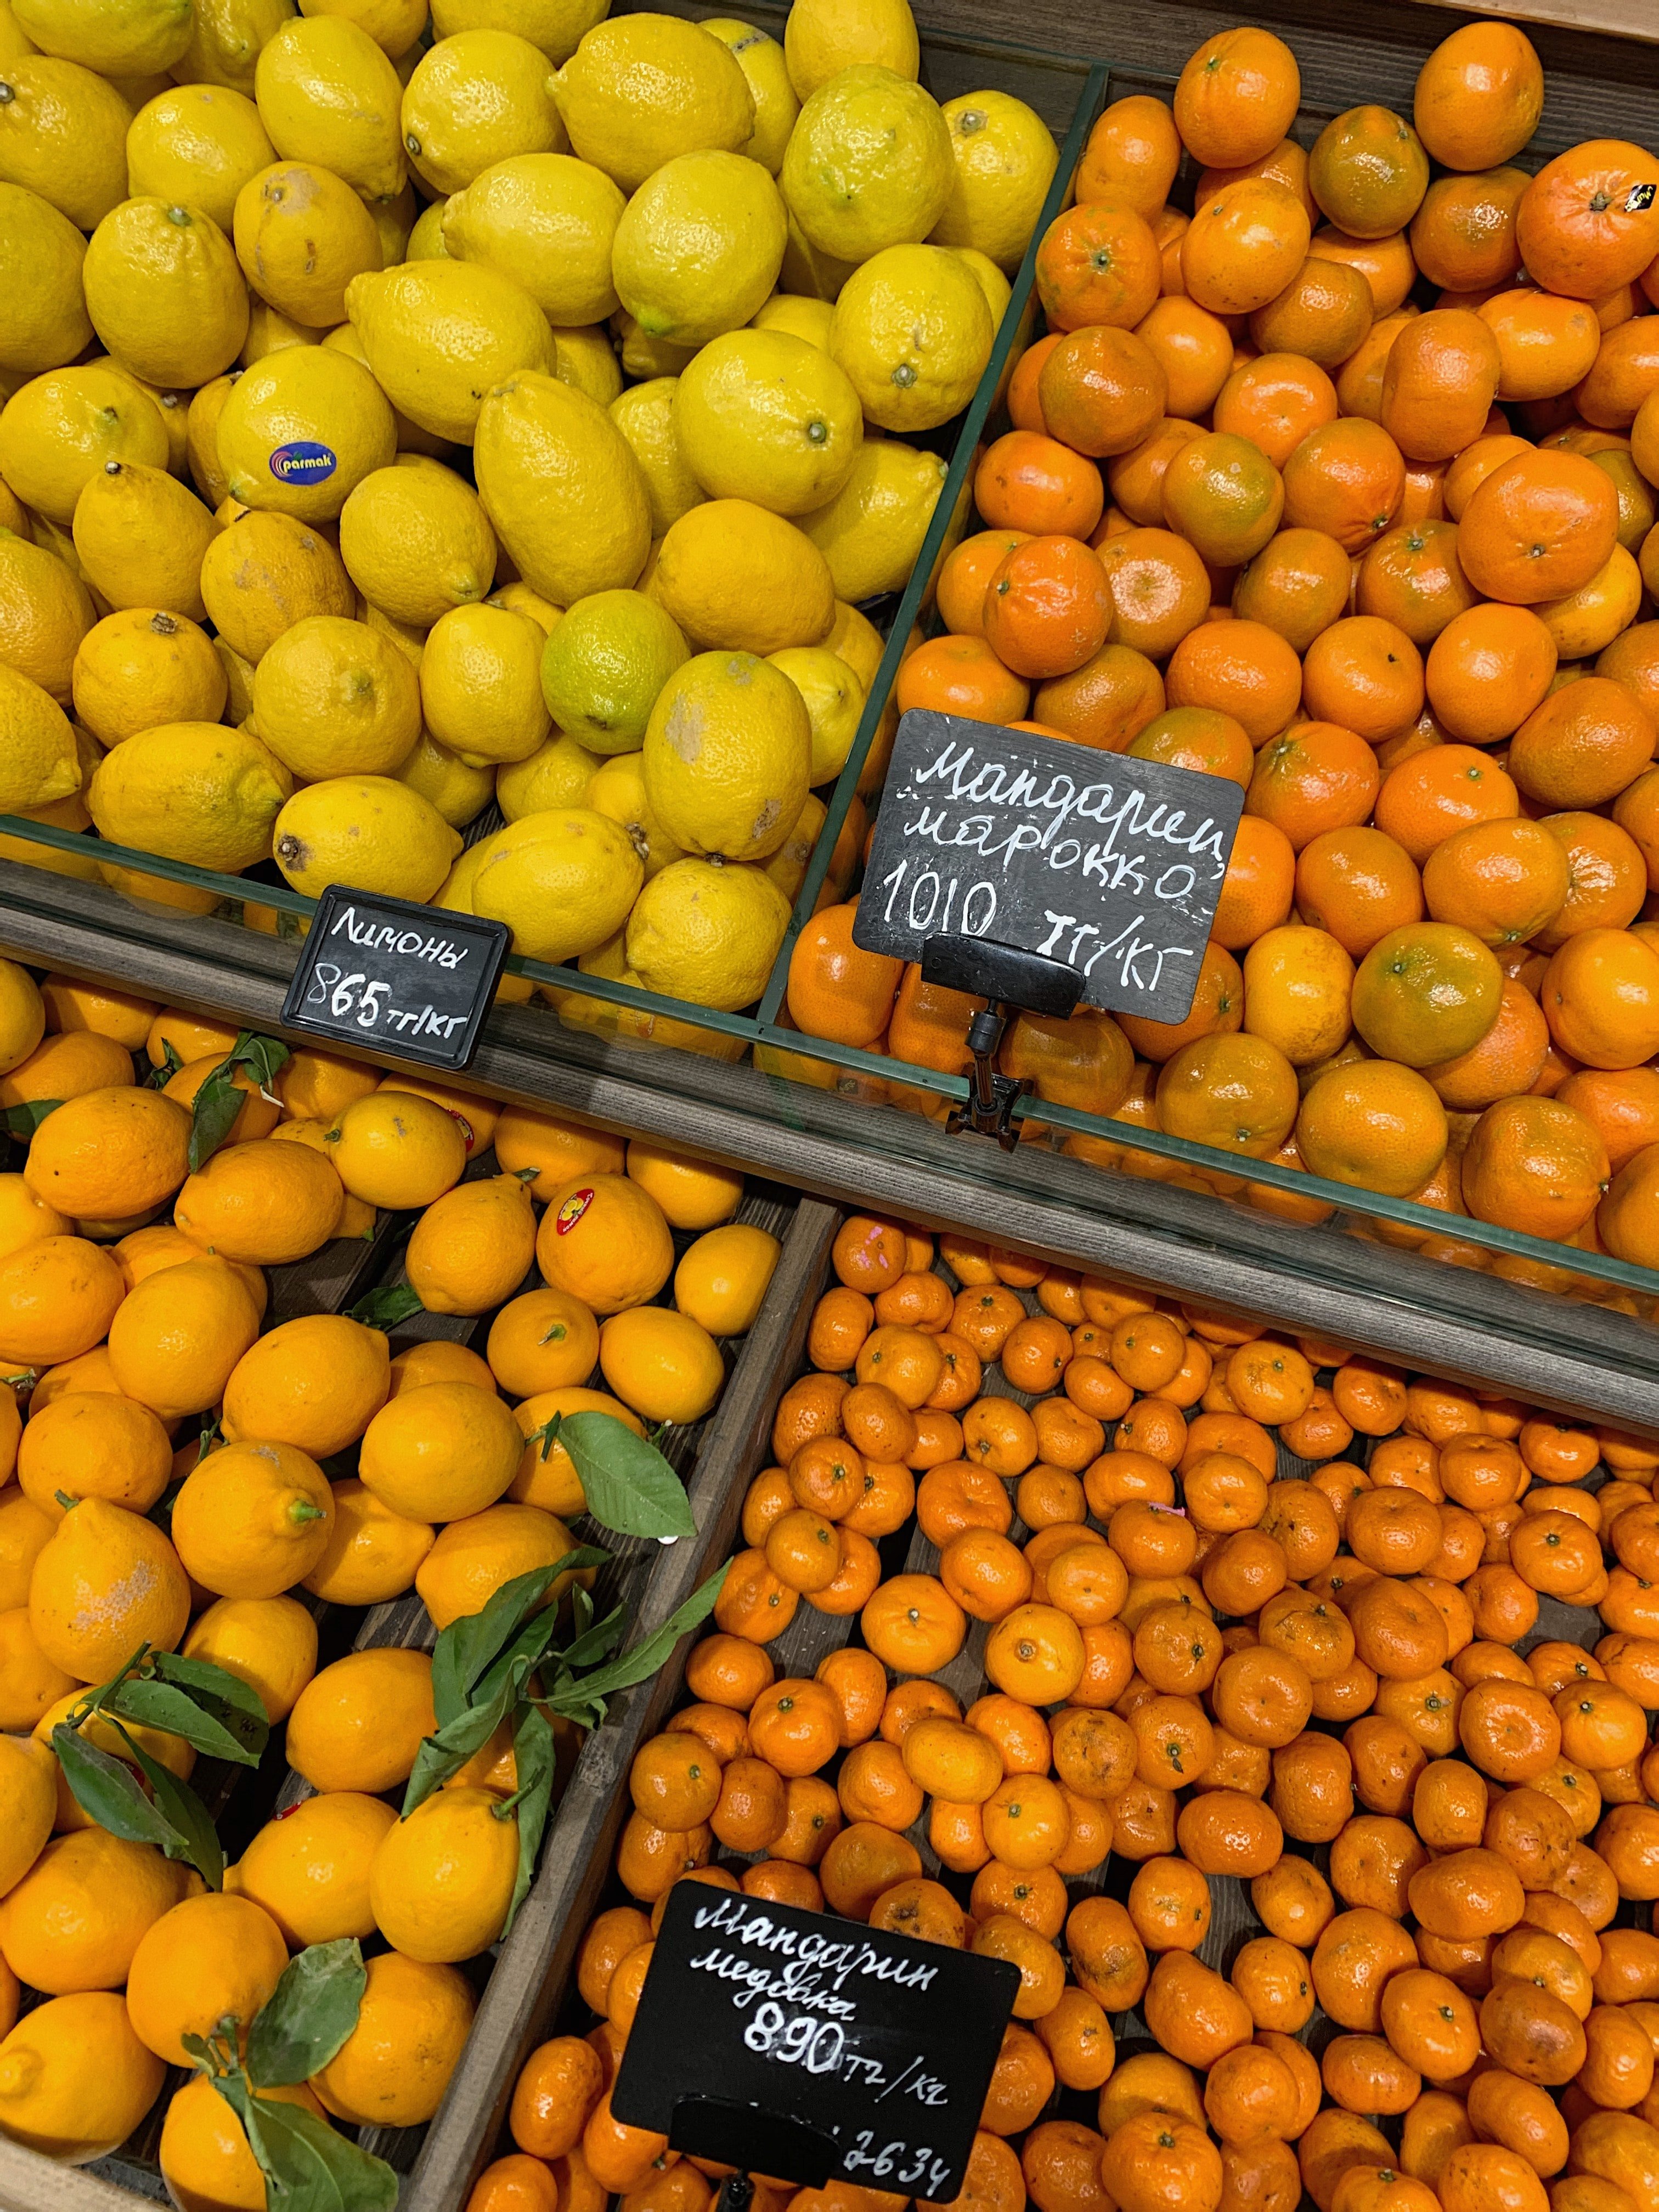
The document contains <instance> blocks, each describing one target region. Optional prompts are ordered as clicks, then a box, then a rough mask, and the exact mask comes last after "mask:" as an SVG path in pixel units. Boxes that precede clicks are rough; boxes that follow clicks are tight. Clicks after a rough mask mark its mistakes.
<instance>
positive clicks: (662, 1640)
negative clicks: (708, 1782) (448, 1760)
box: [544, 1560, 731, 1719]
mask: <svg viewBox="0 0 1659 2212" xmlns="http://www.w3.org/2000/svg"><path fill="white" fill-rule="evenodd" d="M730 1565H731V1562H730V1560H728V1561H727V1562H726V1566H723V1567H721V1568H720V1571H719V1572H718V1573H716V1574H712V1575H710V1577H708V1581H707V1582H706V1583H703V1584H702V1586H701V1588H700V1589H695V1590H693V1591H692V1593H691V1595H690V1597H689V1598H687V1600H686V1601H685V1603H684V1605H683V1606H679V1607H677V1608H676V1610H675V1611H674V1612H673V1613H671V1614H670V1615H669V1617H668V1619H667V1620H665V1621H664V1623H663V1625H662V1626H661V1627H660V1628H659V1630H658V1631H657V1632H656V1634H655V1635H654V1636H647V1638H646V1639H645V1641H644V1643H643V1644H640V1645H639V1646H638V1647H637V1649H635V1650H632V1651H629V1652H628V1653H627V1654H625V1656H623V1657H622V1658H620V1659H617V1660H614V1661H613V1662H611V1665H610V1666H609V1667H601V1668H599V1670H598V1671H597V1673H595V1674H585V1675H583V1676H582V1677H581V1679H580V1684H579V1687H580V1691H581V1693H582V1695H583V1696H584V1697H586V1698H590V1699H592V1698H608V1697H610V1696H611V1695H612V1694H613V1693H614V1692H617V1690H628V1689H631V1688H632V1687H633V1686H634V1684H635V1682H643V1681H644V1680H646V1679H647V1677H648V1676H650V1675H652V1674H655V1673H656V1671H657V1669H658V1668H659V1667H660V1666H661V1665H662V1664H663V1662H664V1661H665V1659H666V1658H667V1657H668V1656H669V1654H670V1653H671V1651H672V1650H673V1649H674V1646H675V1645H676V1644H678V1642H679V1640H680V1638H681V1637H682V1636H684V1634H685V1632H686V1631H687V1630H688V1629H691V1628H695V1627H696V1626H697V1623H698V1622H699V1621H700V1620H708V1616H709V1614H710V1613H712V1612H713V1611H714V1601H715V1599H716V1598H717V1597H718V1596H719V1595H720V1585H721V1583H724V1582H725V1580H726V1567H729V1566H730ZM544 1702H546V1703H547V1704H549V1705H552V1706H553V1707H554V1709H555V1711H563V1710H564V1707H563V1705H562V1703H561V1702H560V1700H559V1699H557V1698H556V1697H550V1698H548V1699H546V1700H545V1701H544ZM570 1717H571V1718H572V1719H574V1718H576V1717H577V1716H576V1715H575V1714H574V1713H573V1714H571V1715H570Z"/></svg>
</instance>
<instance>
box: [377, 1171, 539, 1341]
mask: <svg viewBox="0 0 1659 2212" xmlns="http://www.w3.org/2000/svg"><path fill="white" fill-rule="evenodd" d="M535 1256H536V1215H535V1211H534V1209H533V1208H532V1206H531V1203H530V1194H529V1193H528V1192H527V1191H526V1189H525V1187H524V1185H523V1184H522V1183H521V1182H520V1181H519V1179H518V1177H517V1176H488V1177H485V1178H483V1179H482V1180H480V1181H478V1182H464V1183H458V1184H457V1185H456V1187H455V1188H454V1189H453V1190H449V1191H446V1192H445V1193H444V1194H443V1196H442V1197H441V1198H440V1199H437V1200H435V1201H434V1202H433V1204H432V1205H430V1206H428V1208H427V1210H426V1212H424V1213H423V1214H422V1216H421V1218H420V1219H419V1220H418V1221H417V1222H416V1225H415V1233H414V1235H413V1236H412V1237H410V1240H409V1249H408V1253H407V1255H406V1257H405V1260H404V1267H405V1269H406V1271H407V1273H408V1276H409V1281H410V1288H411V1289H412V1290H413V1291H416V1293H417V1295H418V1296H419V1297H420V1301H421V1304H422V1305H423V1306H424V1307H425V1308H426V1310H427V1311H428V1313H446V1314H481V1313H487V1312H489V1310H490V1308H491V1307H492V1306H498V1305H500V1304H501V1301H502V1299H503V1298H507V1297H511V1296H512V1294H513V1291H515V1290H516V1289H517V1288H518V1286H519V1285H520V1283H521V1282H522V1281H523V1280H524V1279H525V1276H526V1273H527V1272H528V1270H529V1267H530V1263H531V1261H532V1260H533V1259H534V1258H535Z"/></svg>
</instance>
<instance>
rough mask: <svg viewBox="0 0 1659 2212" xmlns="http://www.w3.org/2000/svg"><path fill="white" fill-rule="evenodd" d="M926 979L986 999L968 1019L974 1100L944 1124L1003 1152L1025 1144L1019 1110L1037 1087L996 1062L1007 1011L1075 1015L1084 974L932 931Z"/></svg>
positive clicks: (990, 943)
mask: <svg viewBox="0 0 1659 2212" xmlns="http://www.w3.org/2000/svg"><path fill="white" fill-rule="evenodd" d="M921 980H922V981H923V982H924V983H937V984H939V986H940V987H942V988H944V989H946V990H951V991H969V992H971V993H972V994H974V995H975V997H976V998H982V999H983V1000H985V1001H986V1003H985V1005H984V1006H981V1009H980V1010H979V1012H977V1013H976V1014H975V1016H974V1018H973V1019H972V1021H970V1022H969V1024H968V1049H969V1052H970V1053H971V1054H973V1056H974V1072H973V1073H972V1075H971V1076H970V1078H969V1086H970V1087H969V1093H968V1103H967V1104H966V1105H965V1106H958V1107H956V1108H954V1109H952V1110H951V1115H950V1117H949V1119H948V1120H947V1121H946V1122H945V1128H946V1130H947V1131H948V1132H949V1133H951V1135H953V1136H954V1135H955V1134H956V1133H957V1130H959V1129H971V1130H972V1131H974V1133H975V1134H976V1135H978V1136H981V1137H994V1138H995V1139H996V1140H997V1142H998V1144H1000V1146H1001V1147H1002V1149H1003V1151H1004V1152H1012V1151H1013V1149H1014V1147H1015V1146H1016V1145H1017V1144H1018V1142H1019V1132H1018V1130H1017V1129H1016V1128H1015V1127H1014V1126H1013V1112H1014V1108H1015V1106H1016V1105H1017V1104H1018V1102H1019V1101H1020V1099H1022V1098H1023V1097H1024V1096H1025V1095H1026V1093H1027V1092H1028V1091H1030V1090H1031V1089H1032V1088H1033V1087H1034V1086H1033V1085H1032V1083H1031V1080H1030V1077H1029V1076H1026V1077H1022V1078H1019V1079H1016V1078H1015V1077H1013V1076H1012V1075H1004V1074H1003V1073H1001V1072H1000V1070H999V1068H998V1067H997V1065H996V1055H997V1050H998V1048H999V1047H1000V1044H1001V1042H1002V1037H1003V1032H1004V1030H1006V1028H1007V1026H1008V1017H1009V1014H1010V1013H1011V1012H1014V1011H1017V1010H1018V1011H1023V1012H1025V1013H1030V1014H1048V1015H1053V1016H1054V1017H1055V1018H1057V1019H1059V1020H1060V1021H1066V1020H1069V1019H1070V1018H1071V1016H1072V1014H1073V1012H1075V1010H1076V1007H1077V1003H1078V1000H1079V999H1080V998H1081V997H1082V996H1083V977H1082V976H1081V975H1079V973H1078V971H1077V969H1075V968H1070V967H1067V966H1066V963H1065V962H1064V961H1060V960H1049V959H1047V958H1045V957H1044V956H1043V955H1042V953H1040V952H1027V951H1023V950H1022V949H1021V948H1020V947H1019V946H1018V945H999V944H998V943H997V942H996V941H995V940H994V939H990V938H985V937H965V936H963V935H960V934H958V933H951V934H949V935H944V934H941V935H938V936H933V937H930V938H928V939H927V941H926V942H925V943H924V945H922V948H921Z"/></svg>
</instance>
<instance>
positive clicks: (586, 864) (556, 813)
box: [472, 806, 645, 965]
mask: <svg viewBox="0 0 1659 2212" xmlns="http://www.w3.org/2000/svg"><path fill="white" fill-rule="evenodd" d="M644 879H645V872H644V868H643V866H642V865H641V860H640V857H639V854H637V853H636V852H635V849H634V846H633V843H632V841H631V840H630V839H629V836H628V833H627V831H626V830H625V829H623V828H622V827H621V826H620V825H619V824H618V823H615V822H613V821H611V819H610V818H609V817H608V816H605V815H603V814H599V813H595V812H594V811H592V809H591V808H587V807H579V806H577V807H564V808H555V809H550V810H549V811H546V812H543V813H538V814H526V815H524V816H522V817H520V819H519V820H518V821H516V822H512V823H508V824H507V828H506V829H498V830H497V831H496V832H495V836H493V837H491V838H490V839H489V841H488V843H487V844H486V846H485V848H484V856H483V860H481V861H480V862H479V864H478V870H477V874H476V875H475V876H474V878H473V879H472V911H473V913H474V914H477V915H483V916H485V917H486V918H487V919H489V920H491V921H504V922H505V923H506V924H507V927H508V928H509V929H510V930H511V931H512V932H513V951H515V952H519V953H522V954H523V955H525V957H526V958H528V959H531V960H544V961H546V962H548V963H550V964H551V965H556V964H557V963H559V962H560V961H562V960H569V959H572V958H574V957H575V955H576V954H578V953H580V952H586V951H589V950H590V949H591V948H592V946H593V945H599V944H601V943H603V941H604V940H605V939H606V938H607V937H609V936H610V935H611V933H612V932H613V931H614V930H616V929H617V928H619V927H621V925H622V922H623V919H624V918H625V916H626V915H627V913H628V910H629V907H631V906H632V904H633V902H634V899H635V895H636V894H637V892H638V890H639V888H640V885H641V883H642V882H643V881H644Z"/></svg>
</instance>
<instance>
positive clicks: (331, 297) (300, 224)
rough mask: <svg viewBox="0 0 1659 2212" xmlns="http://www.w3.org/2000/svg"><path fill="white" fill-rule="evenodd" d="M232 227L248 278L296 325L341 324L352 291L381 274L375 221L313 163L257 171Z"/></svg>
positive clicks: (239, 197) (238, 203)
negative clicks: (361, 280) (360, 279)
mask: <svg viewBox="0 0 1659 2212" xmlns="http://www.w3.org/2000/svg"><path fill="white" fill-rule="evenodd" d="M215 96H216V97H218V98H221V99H228V98H230V97H233V96H234V95H231V94H216V95H215ZM231 224H232V228H233V231H234V240H235V246H236V258H237V260H238V261H239V262H240V264H241V268H242V274H243V276H245V277H246V279H247V281H248V283H249V284H250V285H251V286H252V289H254V291H256V292H257V293H258V295H259V297H260V298H261V299H262V300H264V301H268V302H269V304H270V306H271V307H275V308H276V309H277V310H278V311H279V312H280V313H283V314H284V315H287V316H288V317H289V318H290V319H291V320H293V321H295V322H298V323H309V324H314V325H321V326H322V327H323V328H325V329H331V328H332V327H333V325H335V324H337V323H343V321H344V320H345V311H346V310H345V288H346V286H347V285H348V284H349V283H350V282H351V280H352V278H353V277H354V276H362V275H363V274H364V272H365V271H366V270H379V268H380V233H379V232H378V231H377V230H376V228H375V227H374V216H372V215H371V214H370V213H369V211H368V209H367V208H366V207H365V206H364V205H363V204H362V200H360V199H359V198H358V197H357V195H356V192H354V191H352V189H351V187H350V185H347V184H343V183H342V182H341V180H340V179H339V178H338V177H336V176H333V175H331V173H329V171H328V170H326V169H320V168H319V167H317V165H316V164H315V162H312V161H276V162H273V163H271V164H270V165H269V166H268V167H263V168H260V169H258V170H256V171H255V172H254V173H253V174H252V176H250V177H248V178H247V179H246V180H245V181H244V182H243V184H242V186H241V189H240V192H239V193H238V195H237V197H236V200H235V203H234V209H233V213H232V217H231Z"/></svg>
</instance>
